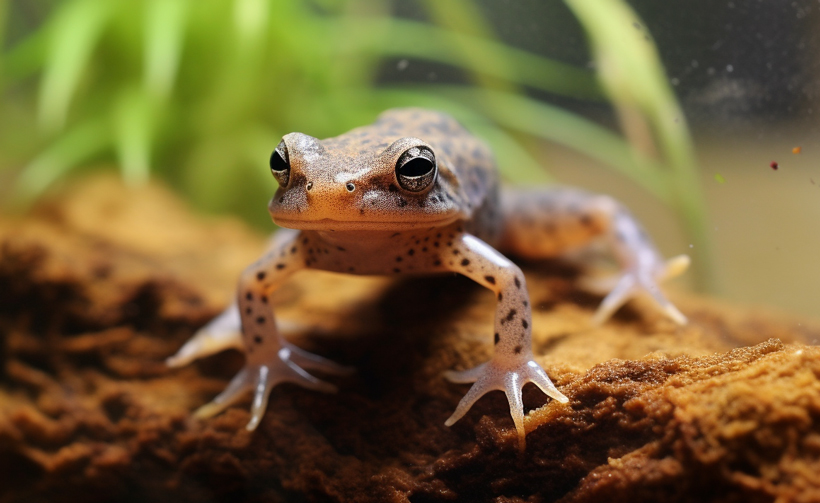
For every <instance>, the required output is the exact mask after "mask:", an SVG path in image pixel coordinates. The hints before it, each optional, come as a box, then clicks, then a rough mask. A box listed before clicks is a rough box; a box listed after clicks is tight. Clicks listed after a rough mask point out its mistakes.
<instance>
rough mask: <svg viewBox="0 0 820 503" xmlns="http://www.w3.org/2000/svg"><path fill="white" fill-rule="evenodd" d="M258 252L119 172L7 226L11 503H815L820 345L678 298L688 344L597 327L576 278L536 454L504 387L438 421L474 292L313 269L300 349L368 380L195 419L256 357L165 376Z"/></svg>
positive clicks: (645, 328) (539, 406) (788, 323)
mask: <svg viewBox="0 0 820 503" xmlns="http://www.w3.org/2000/svg"><path fill="white" fill-rule="evenodd" d="M260 211H264V210H263V209H260ZM263 243H264V238H263V237H261V236H257V235H254V234H252V233H251V232H249V231H248V230H247V229H245V228H243V227H242V226H241V225H239V224H237V223H235V222H231V221H214V220H206V219H203V218H199V217H194V216H192V215H191V214H190V213H189V212H188V210H187V209H186V208H184V207H183V206H181V205H180V203H179V202H177V201H176V200H174V199H173V197H171V196H170V195H168V194H167V193H166V192H165V191H163V190H161V189H157V188H147V189H142V190H140V191H139V192H135V193H130V194H129V193H125V192H124V189H122V188H121V187H120V186H119V185H118V184H117V183H116V182H114V181H112V180H111V179H105V178H103V179H97V180H94V181H91V182H87V183H85V184H83V185H81V186H77V187H74V188H72V189H71V190H70V191H68V192H66V193H65V195H64V196H63V197H62V198H60V199H55V200H54V202H52V203H50V204H46V205H43V206H41V207H40V208H39V209H38V210H37V211H36V212H35V213H34V215H32V216H30V217H27V218H26V219H25V220H13V219H8V218H6V219H2V220H0V331H1V332H0V334H2V339H0V342H1V344H0V362H2V365H1V366H0V502H3V503H5V502H16V501H26V502H31V501H57V502H60V501H110V500H115V499H116V500H118V501H142V500H149V499H150V500H151V501H174V502H181V501H198V502H203V501H228V500H230V501H413V502H430V501H505V502H506V501H533V502H536V501H537V502H541V501H555V500H560V501H565V502H586V501H602V502H603V501H606V502H613V501H630V502H636V501H704V500H713V501H775V500H777V501H818V500H820V379H819V377H820V350H819V349H818V348H816V347H814V346H811V345H810V344H816V343H817V340H818V339H820V327H818V326H817V325H816V324H814V325H813V324H810V323H807V322H803V321H800V320H794V319H786V318H784V317H782V316H777V315H773V314H770V313H763V312H760V310H756V311H752V310H742V309H737V308H729V307H726V306H721V305H719V304H718V303H716V302H714V301H707V300H702V299H695V298H687V297H682V296H680V295H678V296H673V297H674V298H675V300H676V302H677V303H678V305H679V306H680V307H681V308H682V310H683V311H684V312H685V313H686V314H687V315H688V316H689V317H690V319H691V321H692V322H691V324H690V325H689V326H687V327H684V328H677V327H675V326H674V325H672V324H671V323H669V322H667V321H664V320H662V319H660V318H659V317H658V316H656V315H654V314H652V313H651V312H650V311H649V310H647V309H645V308H644V306H643V305H642V304H641V303H639V302H636V303H633V304H631V305H630V307H629V308H627V309H624V310H622V311H621V312H620V313H619V314H618V315H617V316H616V317H615V319H613V320H612V321H611V322H609V323H607V324H606V325H605V326H603V327H597V328H596V327H590V326H589V324H588V319H589V317H590V315H591V313H592V311H593V309H594V308H595V306H596V305H597V302H599V300H600V298H598V297H595V296H593V295H590V294H588V293H585V292H583V291H581V290H579V289H578V288H577V287H576V281H575V280H576V276H577V275H576V272H575V270H574V269H572V268H571V267H569V266H566V265H564V264H561V263H547V264H531V265H529V266H527V267H526V268H525V272H526V274H527V283H528V285H529V288H530V293H531V297H532V301H533V306H534V307H535V309H534V311H533V328H534V333H533V340H534V344H535V348H534V350H535V354H536V355H537V356H538V359H539V361H540V362H541V363H542V364H543V365H544V366H545V368H546V369H547V370H548V372H549V373H550V375H551V376H552V378H553V380H554V381H555V383H556V385H557V386H558V387H559V388H560V389H561V391H562V392H563V393H565V394H566V395H567V396H568V397H569V398H570V403H569V404H566V405H561V404H557V403H552V402H546V400H545V397H544V396H543V395H541V394H540V392H538V391H537V390H536V389H531V388H530V387H527V388H526V389H525V393H524V398H525V405H526V406H527V407H528V408H529V409H532V412H531V414H530V416H529V417H528V418H527V429H528V431H529V432H530V433H529V435H528V437H527V441H528V444H527V451H526V453H525V454H524V455H523V456H520V455H519V454H518V451H517V448H516V441H515V432H514V429H513V427H512V421H511V419H510V418H509V415H508V413H507V405H506V401H505V399H504V397H503V395H502V394H501V393H500V392H499V393H498V394H497V395H494V394H491V395H489V396H487V397H485V398H483V399H482V400H481V401H479V403H478V404H477V405H476V406H475V407H474V408H473V410H472V411H471V412H470V413H469V414H468V415H467V416H466V417H465V418H464V419H462V421H460V422H459V423H457V424H456V425H455V426H454V427H453V428H446V427H445V426H444V425H443V422H444V420H445V419H446V418H447V417H448V415H449V414H450V412H451V411H452V410H453V408H454V407H455V404H456V403H457V402H458V400H459V399H460V397H461V396H462V395H463V394H464V392H465V391H466V389H467V386H463V385H454V384H450V383H448V382H446V381H445V380H444V379H443V378H442V377H441V372H442V371H443V370H445V369H448V368H467V367H470V366H473V365H475V364H477V363H480V362H481V361H484V360H485V359H486V358H487V357H488V355H489V352H490V351H491V349H492V347H491V346H492V345H491V342H492V341H491V334H490V331H491V326H492V316H493V298H492V296H491V295H490V294H489V293H488V292H486V291H483V290H482V289H480V288H478V287H476V286H474V285H472V284H471V283H470V282H469V281H467V280H465V279H463V278H456V277H444V278H432V279H431V278H416V279H408V280H404V281H401V282H398V283H396V282H390V281H387V280H385V279H380V278H350V277H345V276H337V275H330V274H323V273H311V272H306V273H302V274H300V275H297V276H296V277H295V278H294V280H293V281H291V282H290V283H289V284H288V285H287V286H286V287H284V288H282V289H281V290H280V291H279V292H277V294H276V299H275V300H276V303H277V309H278V311H277V313H278V314H279V317H280V318H282V319H284V320H287V321H289V322H291V323H290V324H292V325H294V327H295V328H294V333H293V334H292V335H291V340H293V341H294V342H296V343H297V344H299V345H301V346H303V347H306V348H308V349H310V350H313V351H317V352H319V353H321V354H324V355H326V356H329V357H331V358H333V359H335V360H337V361H340V362H342V363H347V364H351V365H355V366H356V367H357V369H358V372H357V373H356V374H355V375H354V376H352V377H348V378H344V379H335V382H337V384H339V385H340V389H341V391H340V392H339V393H338V394H335V395H325V394H319V393H315V392H312V391H308V390H305V389H302V388H298V387H295V386H291V385H283V386H280V387H278V388H276V390H275V391H274V392H273V394H272V396H271V401H270V406H269V409H268V413H267V414H266V415H265V418H264V420H263V422H262V424H261V426H260V427H259V429H258V430H257V432H255V433H253V434H250V433H248V432H246V431H245V430H244V428H243V427H244V424H245V423H246V422H247V420H248V412H247V402H246V403H243V404H240V405H239V406H237V407H234V408H231V409H229V410H228V411H227V412H226V413H224V414H222V415H221V416H218V417H216V418H213V419H210V420H207V421H197V420H193V419H191V417H190V412H191V411H192V410H193V409H194V408H196V407H197V406H199V405H201V404H203V403H205V402H206V401H208V400H209V399H210V398H212V397H213V395H215V394H216V393H218V392H219V391H221V389H222V388H223V387H224V385H225V384H226V381H227V380H228V379H229V378H230V377H231V376H232V375H233V374H234V373H235V372H236V371H237V370H238V369H239V367H240V366H241V363H242V357H241V355H240V354H239V353H236V352H226V353H224V354H220V355H216V356H213V357H211V358H208V359H205V360H203V361H200V362H197V363H195V364H193V365H191V366H189V367H187V368H184V369H181V370H174V371H171V370H168V369H167V368H165V366H164V364H163V359H164V358H165V357H167V356H168V355H170V354H172V353H173V352H174V351H175V350H176V349H177V348H178V347H179V346H180V345H181V344H182V343H183V342H184V341H185V340H186V338H187V337H189V336H190V335H191V333H192V332H193V331H194V330H195V329H196V328H197V327H198V326H199V325H201V324H203V323H204V322H205V321H207V320H208V319H209V318H210V317H212V316H213V315H215V314H216V313H218V312H219V310H220V309H221V308H222V307H223V306H224V304H225V303H226V302H227V301H228V298H229V296H230V294H231V290H232V288H233V285H234V281H235V278H236V276H237V274H238V272H239V271H240V270H241V269H242V267H243V266H244V265H245V264H247V263H249V262H250V261H251V260H253V259H254V258H255V255H256V254H257V253H259V251H260V250H261V248H262V246H263ZM806 344H808V345H806Z"/></svg>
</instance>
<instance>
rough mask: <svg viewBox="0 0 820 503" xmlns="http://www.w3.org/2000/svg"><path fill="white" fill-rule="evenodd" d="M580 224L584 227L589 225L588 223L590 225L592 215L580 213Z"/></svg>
mask: <svg viewBox="0 0 820 503" xmlns="http://www.w3.org/2000/svg"><path fill="white" fill-rule="evenodd" d="M581 225H583V226H585V227H589V226H590V225H592V217H590V216H589V215H587V214H586V213H584V214H583V215H581Z"/></svg>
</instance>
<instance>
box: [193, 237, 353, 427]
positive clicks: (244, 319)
mask: <svg viewBox="0 0 820 503" xmlns="http://www.w3.org/2000/svg"><path fill="white" fill-rule="evenodd" d="M303 245H304V243H303V237H302V236H301V234H296V233H294V234H290V239H285V240H281V241H280V242H278V243H274V246H273V247H271V248H270V249H269V250H268V251H267V252H266V253H265V255H264V256H263V257H262V258H261V259H259V260H258V261H256V262H255V263H253V264H251V265H250V266H249V267H248V268H247V269H245V271H244V272H243V273H242V275H241V276H240V278H239V285H238V288H237V307H238V314H239V317H240V319H241V329H242V345H243V346H244V348H245V352H246V363H245V367H244V368H243V369H242V370H241V371H240V372H239V373H238V374H237V375H236V376H235V377H234V378H233V380H231V382H230V384H228V386H227V388H225V390H224V391H223V392H222V393H220V394H219V395H218V396H217V397H216V398H214V400H213V401H212V402H211V403H209V404H206V405H204V406H202V407H200V408H199V410H197V411H196V413H195V415H196V416H198V417H210V416H212V415H215V414H218V413H219V412H221V411H222V410H224V409H225V408H226V407H228V406H229V405H231V404H232V403H233V402H235V401H236V400H238V399H239V398H241V397H242V395H243V394H244V393H245V392H246V391H248V390H250V389H252V390H253V402H252V405H251V420H250V422H249V423H248V425H247V429H248V430H254V429H256V427H257V426H258V425H259V422H260V420H261V419H262V415H263V414H264V412H265V408H266V406H267V403H268V397H269V396H270V392H271V390H272V389H273V388H274V387H275V386H276V385H277V384H279V383H281V382H293V383H296V384H299V385H301V386H304V387H306V388H312V389H316V390H319V391H326V392H333V391H335V390H336V387H335V386H333V385H332V384H330V383H327V382H324V381H321V380H319V379H317V378H316V377H314V376H312V375H310V374H309V373H307V371H306V370H305V369H304V368H303V367H305V368H308V369H312V370H320V371H323V372H326V373H331V374H346V373H349V371H350V369H347V368H346V367H343V366H341V365H338V364H336V363H333V362H331V361H330V360H327V359H325V358H323V357H321V356H318V355H314V354H312V353H309V352H307V351H304V350H302V349H300V348H298V347H296V346H294V345H292V344H290V343H288V342H287V341H285V340H284V339H283V338H282V337H281V335H280V334H279V331H278V330H277V327H276V321H275V318H274V315H273V309H272V307H271V304H270V294H271V292H273V291H274V290H275V289H276V288H277V287H279V286H280V285H281V284H282V282H284V280H285V279H287V278H288V277H289V276H290V275H292V274H293V273H295V272H297V271H299V270H301V269H303V268H304V267H305V263H306V259H305V257H306V256H307V254H306V252H305V251H304V250H303V248H304V246H303Z"/></svg>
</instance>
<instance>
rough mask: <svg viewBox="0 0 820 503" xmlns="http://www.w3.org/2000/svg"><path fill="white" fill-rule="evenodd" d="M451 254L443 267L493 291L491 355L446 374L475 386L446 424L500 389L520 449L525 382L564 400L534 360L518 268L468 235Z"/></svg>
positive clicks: (529, 319)
mask: <svg viewBox="0 0 820 503" xmlns="http://www.w3.org/2000/svg"><path fill="white" fill-rule="evenodd" d="M455 241H456V243H455V244H454V246H453V248H452V250H451V255H450V256H449V257H448V258H447V260H446V263H445V264H444V265H445V266H446V268H447V269H449V270H452V271H455V272H458V273H461V274H463V275H465V276H467V277H469V278H471V279H472V280H474V281H476V282H477V283H479V284H481V285H483V286H485V287H486V288H489V289H490V290H492V291H493V292H494V293H495V296H496V299H497V304H496V310H495V335H494V341H495V352H494V354H493V357H492V358H491V359H490V361H488V362H486V363H484V364H482V365H479V366H478V367H475V368H473V369H471V370H466V371H461V372H455V371H449V372H447V373H446V374H445V375H446V377H447V378H448V379H450V380H451V381H453V382H459V383H466V382H474V383H475V384H473V386H472V388H470V391H468V392H467V394H466V395H465V396H464V398H462V399H461V401H460V402H459V404H458V406H457V407H456V410H455V412H453V415H452V416H450V418H449V419H447V421H446V423H445V424H446V425H447V426H450V425H452V424H454V423H455V422H456V421H458V420H459V419H461V417H462V416H464V414H465V413H467V411H468V410H469V409H470V407H472V405H473V404H474V403H475V402H476V401H477V400H478V399H479V398H481V397H482V396H483V395H484V394H485V393H487V392H488V391H493V390H501V391H504V393H506V395H507V401H508V402H509V405H510V413H511V414H512V418H513V422H514V423H515V429H516V430H517V432H518V440H519V447H520V448H522V449H523V448H524V436H525V431H524V406H523V403H522V401H521V388H522V387H523V386H524V385H525V384H526V383H528V382H532V383H534V384H535V385H536V386H538V387H539V388H540V389H541V391H543V392H544V393H546V394H547V395H549V396H550V397H552V398H554V399H555V400H558V401H559V402H562V403H566V402H567V401H568V399H567V397H565V396H564V395H563V394H562V393H561V392H560V391H558V389H556V387H555V385H553V384H552V381H550V378H549V377H547V374H546V372H544V370H543V369H542V368H541V367H540V366H539V365H538V363H536V362H535V361H534V360H533V355H532V341H531V339H532V337H531V330H532V316H531V307H530V301H529V295H528V294H527V285H526V283H525V281H524V274H523V273H522V272H521V269H519V268H518V266H516V265H515V264H513V263H512V262H511V261H509V260H508V259H507V258H506V257H504V256H503V255H501V254H500V253H499V252H497V251H496V250H495V249H493V248H492V247H491V246H490V245H488V244H487V243H485V242H484V241H482V240H480V239H478V238H476V237H475V236H472V235H470V234H462V235H461V236H456V239H455Z"/></svg>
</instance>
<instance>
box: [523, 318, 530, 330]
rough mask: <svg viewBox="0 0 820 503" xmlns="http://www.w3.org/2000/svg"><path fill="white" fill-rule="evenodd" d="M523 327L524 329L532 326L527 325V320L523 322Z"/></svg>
mask: <svg viewBox="0 0 820 503" xmlns="http://www.w3.org/2000/svg"><path fill="white" fill-rule="evenodd" d="M521 326H523V327H524V328H529V326H530V324H529V323H527V320H521Z"/></svg>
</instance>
